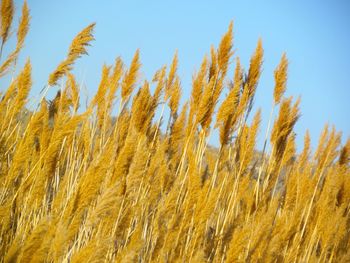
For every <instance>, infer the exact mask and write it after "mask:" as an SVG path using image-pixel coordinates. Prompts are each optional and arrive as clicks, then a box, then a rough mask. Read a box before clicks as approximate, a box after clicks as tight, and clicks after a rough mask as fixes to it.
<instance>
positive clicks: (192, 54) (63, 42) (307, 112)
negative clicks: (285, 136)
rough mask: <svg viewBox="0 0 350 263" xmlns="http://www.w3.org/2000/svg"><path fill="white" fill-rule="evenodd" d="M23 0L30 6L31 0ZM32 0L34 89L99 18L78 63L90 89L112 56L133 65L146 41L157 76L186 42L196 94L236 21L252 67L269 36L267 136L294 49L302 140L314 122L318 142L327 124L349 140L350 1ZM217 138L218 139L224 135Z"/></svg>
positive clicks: (293, 89) (264, 85)
mask: <svg viewBox="0 0 350 263" xmlns="http://www.w3.org/2000/svg"><path fill="white" fill-rule="evenodd" d="M15 4H16V6H17V10H18V11H20V8H21V5H22V0H20V1H18V0H17V1H15ZM28 4H29V7H30V9H31V16H32V20H31V28H30V32H29V35H28V38H27V41H26V46H25V49H24V51H23V53H22V54H21V60H20V61H19V62H20V64H23V62H24V59H25V58H26V57H30V58H31V62H32V64H33V78H34V87H33V91H32V95H33V96H34V95H37V94H38V93H39V91H40V90H41V88H42V87H43V86H44V85H45V84H46V81H47V78H48V75H49V74H50V72H52V71H53V70H54V68H55V67H56V66H57V64H58V63H59V62H60V61H61V60H62V59H63V58H64V57H65V55H66V53H67V49H68V47H69V44H70V41H71V40H72V39H73V37H74V36H75V35H76V34H77V33H78V32H79V31H80V30H81V29H82V28H84V27H85V26H86V25H88V24H89V23H91V22H96V23H97V25H96V28H95V38H96V41H94V42H93V44H92V47H90V48H89V56H85V57H83V58H82V59H80V60H79V61H78V63H76V65H75V69H76V70H75V73H76V74H77V78H78V80H79V81H84V83H85V85H86V86H87V90H88V93H89V94H90V97H91V96H92V94H93V93H94V92H95V91H96V89H97V85H98V82H99V78H100V75H101V67H102V65H103V63H108V64H112V63H113V62H114V59H115V58H116V57H117V56H121V57H122V58H123V60H124V62H126V63H127V64H129V63H130V60H131V58H132V56H133V54H134V52H135V50H136V49H137V48H140V51H141V60H142V64H143V67H142V77H143V78H148V79H149V78H151V76H152V75H153V73H154V72H155V71H156V70H157V69H158V68H160V67H161V66H162V65H164V64H169V63H170V62H171V60H172V57H173V54H174V52H175V50H176V49H177V50H178V54H179V74H180V77H181V78H182V84H183V95H184V97H187V98H188V97H189V94H190V89H191V86H190V83H191V77H192V74H193V72H194V70H195V69H198V68H199V65H200V62H201V60H202V58H203V56H204V55H205V54H207V53H208V51H209V49H210V45H211V44H214V45H215V46H217V45H218V43H219V41H220V38H221V36H222V35H223V33H225V32H226V30H227V27H228V25H229V22H230V21H231V20H233V21H234V49H235V56H237V55H238V56H240V58H241V62H242V63H243V65H244V66H245V69H248V66H249V59H250V56H251V54H252V53H253V51H254V49H255V46H256V43H257V40H258V38H259V37H261V38H262V40H263V46H264V50H265V56H264V65H263V74H262V77H261V80H260V83H259V86H258V91H257V94H256V100H255V107H261V108H262V114H263V115H262V116H263V119H264V121H263V123H262V125H263V126H262V129H261V133H262V134H263V133H264V131H265V127H266V122H267V119H268V116H269V112H270V108H271V102H272V91H273V85H274V83H273V71H274V68H275V67H276V65H277V64H278V62H279V59H280V56H281V54H282V53H283V52H284V51H285V52H286V53H287V56H288V58H289V61H290V67H289V80H288V91H287V95H293V96H295V97H297V96H299V95H301V97H302V102H301V112H302V116H301V118H300V120H299V122H298V123H297V125H296V129H295V131H296V133H297V142H298V145H299V146H301V145H302V140H303V136H304V132H305V130H306V128H308V129H309V130H310V132H311V138H312V139H313V145H315V143H317V140H318V137H319V134H320V132H321V130H322V128H323V126H324V124H325V123H327V122H328V123H329V124H330V125H332V124H334V125H335V126H336V128H337V129H338V130H341V131H343V137H344V138H343V140H345V139H346V138H347V137H348V136H350V122H349V117H348V115H349V114H350V106H349V99H350V91H349V88H350V81H349V78H350V49H349V48H350V30H349V26H350V15H349V14H350V1H346V0H343V1H341V0H333V1H331V0H328V1H326V0H317V1H316V0H311V1H310V0H309V1H302V0H293V1H277V0H276V1H260V0H255V1H238V0H237V1H232V0H230V1H229V0H227V1H199V0H198V1H184V0H177V1H164V0H163V1H160V0H159V1H158V0H157V1H153V0H149V1H93V0H84V1H82V0H74V1H68V0H60V1H57V0H56V1H39V0H28ZM1 86H3V84H1ZM1 89H3V87H1ZM224 92H226V91H224ZM210 141H211V143H213V144H216V143H217V136H216V135H215V134H214V136H212V138H211V140H210Z"/></svg>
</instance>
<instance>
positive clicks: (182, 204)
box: [0, 0, 350, 262]
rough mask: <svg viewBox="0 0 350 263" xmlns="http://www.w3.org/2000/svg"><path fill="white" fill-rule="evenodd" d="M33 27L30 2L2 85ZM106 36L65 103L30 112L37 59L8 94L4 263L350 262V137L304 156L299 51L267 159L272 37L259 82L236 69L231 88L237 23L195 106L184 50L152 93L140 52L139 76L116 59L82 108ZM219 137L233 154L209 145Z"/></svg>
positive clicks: (202, 73)
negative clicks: (261, 99)
mask: <svg viewBox="0 0 350 263" xmlns="http://www.w3.org/2000/svg"><path fill="white" fill-rule="evenodd" d="M13 10H14V7H13V3H12V1H9V0H6V1H5V0H3V1H2V2H1V30H0V36H1V40H2V45H5V44H6V43H7V40H8V37H9V36H10V35H9V30H10V28H11V25H12V19H13ZM29 18H30V15H29V9H28V7H27V4H26V3H24V5H23V8H22V18H21V20H20V24H19V26H18V29H17V47H16V48H15V50H14V51H13V52H12V53H10V54H9V56H8V57H7V58H3V62H1V63H0V65H1V66H0V76H3V75H4V74H6V73H7V69H8V68H9V66H11V65H12V64H13V63H14V62H15V60H16V59H17V56H18V54H19V51H20V50H21V49H22V47H23V44H24V39H25V36H26V34H27V31H28V28H29ZM93 28H94V24H91V25H89V26H88V27H86V28H85V29H84V30H83V31H81V32H80V33H79V34H78V35H77V37H75V38H74V40H73V42H72V44H71V46H70V48H69V52H68V56H67V58H66V59H65V60H63V62H61V63H60V64H59V66H58V67H57V69H56V70H55V71H54V72H53V73H52V74H51V75H50V76H49V80H48V83H47V84H48V85H49V86H52V88H54V86H55V85H57V83H58V80H60V79H63V80H66V82H63V81H62V85H63V86H62V87H61V89H60V91H59V92H58V93H57V95H56V97H55V98H54V99H53V100H52V101H47V100H46V99H45V98H44V99H42V100H41V101H40V103H39V105H38V107H37V110H34V111H31V110H29V109H27V108H26V105H27V102H28V100H30V98H28V94H29V91H30V88H31V85H32V81H31V64H30V62H29V60H28V62H27V63H26V64H25V66H24V68H23V70H21V71H20V73H19V75H18V76H17V77H14V78H13V80H12V81H11V82H10V84H9V86H8V88H7V90H6V91H5V92H4V93H3V94H1V100H0V185H1V188H0V240H1V242H0V258H1V259H0V261H1V262H82V261H84V262H85V261H86V262H176V261H181V262H276V261H277V262H316V261H317V262H346V261H348V260H349V257H350V254H349V251H350V249H349V244H350V233H349V230H348V229H349V225H350V217H349V213H350V212H349V211H350V205H349V204H350V166H349V164H350V160H349V156H350V140H348V141H347V142H346V144H345V145H341V135H340V133H338V132H337V131H336V130H335V128H333V129H329V128H328V126H326V128H325V129H324V131H323V132H322V134H321V137H320V140H319V145H318V147H317V149H316V151H315V152H313V151H312V150H311V148H310V144H311V138H310V135H309V134H308V133H306V135H305V144H304V149H303V150H302V151H301V153H300V154H298V153H297V152H296V150H295V149H296V147H295V133H294V132H293V128H294V125H295V123H296V122H297V121H298V118H299V116H300V112H299V103H300V100H299V99H298V100H296V101H295V102H294V101H293V99H292V98H285V97H284V92H285V89H286V83H287V69H288V60H287V57H286V55H285V54H284V55H283V56H282V58H281V62H280V64H279V65H278V66H277V68H276V70H275V72H274V77H275V89H274V100H273V103H272V105H273V106H272V112H273V111H274V108H277V109H278V110H279V114H278V116H277V118H276V120H275V121H274V122H273V126H272V131H271V135H270V131H269V128H268V129H267V131H266V139H265V146H264V150H263V152H262V153H259V152H258V151H257V149H256V138H257V135H258V133H259V127H260V122H261V111H260V110H258V111H257V112H256V113H255V114H254V117H253V119H252V122H251V123H249V121H248V120H249V118H248V116H249V114H250V113H251V111H252V103H253V100H254V95H255V92H256V89H257V86H258V81H259V77H260V75H261V67H262V61H263V46H262V41H261V40H259V41H258V44H257V48H256V50H255V52H254V54H253V55H252V58H251V60H250V66H249V69H248V71H247V72H245V71H244V69H243V68H242V66H241V63H240V60H239V58H238V57H237V58H236V63H235V65H236V67H235V71H234V76H233V77H232V81H231V79H230V77H229V76H227V72H228V69H229V66H230V62H231V60H232V59H233V55H234V54H233V51H232V49H233V24H232V23H231V24H230V25H229V28H228V31H227V32H226V33H225V34H224V35H223V37H222V40H221V42H220V44H219V46H218V48H217V49H215V48H214V47H212V48H211V49H210V55H209V56H205V57H204V59H203V62H202V64H201V66H200V69H199V71H198V72H197V73H196V74H194V77H193V82H192V92H191V97H190V99H189V100H188V101H186V102H185V103H184V104H183V105H181V104H180V98H181V90H182V88H181V81H180V78H179V76H178V73H177V68H178V64H179V61H178V56H177V53H176V54H175V56H174V59H173V61H172V63H171V65H170V67H169V70H168V71H167V67H165V66H163V67H162V68H160V69H159V70H158V71H157V72H156V73H155V75H154V78H153V80H152V82H148V81H147V80H144V81H143V82H140V79H139V76H140V74H139V73H140V69H141V62H140V53H139V51H138V50H137V51H136V53H135V55H134V58H133V59H132V61H131V64H130V66H129V68H128V67H126V66H125V65H126V64H125V63H124V62H123V61H122V59H121V58H116V61H115V64H114V65H104V66H103V68H102V74H101V81H100V84H99V87H98V89H97V93H96V95H95V96H94V98H93V99H92V101H91V102H90V104H89V105H87V108H86V109H85V110H80V111H78V108H79V104H80V94H79V83H77V81H76V79H75V77H74V75H73V74H72V73H71V72H70V70H71V68H72V67H73V64H74V62H75V60H76V59H78V58H79V57H80V56H82V55H84V54H87V50H86V47H87V46H88V45H89V43H90V41H91V40H93V34H92V31H93ZM153 84H154V85H155V87H154V89H153V88H152V87H153V86H152V85H153ZM152 91H153V92H152ZM223 92H227V95H226V97H225V98H224V99H223V101H222V102H220V101H219V97H220V96H221V94H222V93H223ZM118 102H119V108H118V109H117V114H116V115H112V112H114V107H115V105H116V104H118ZM218 104H219V105H218ZM165 107H169V112H170V116H169V120H168V122H167V123H165V124H164V123H163V118H164V116H163V112H164V109H165ZM216 109H217V113H216V112H215V111H216ZM157 111H159V112H160V113H161V116H160V117H159V119H157V120H155V118H154V117H155V116H156V112H157ZM215 116H216V122H215V126H214V127H213V121H212V120H213V118H214V117H215ZM272 116H273V114H271V117H270V122H272V121H273V120H272ZM162 125H165V126H166V127H163V126H162ZM215 128H218V129H219V133H220V148H219V149H215V148H213V147H211V146H208V137H209V135H210V133H211V132H212V131H213V129H215ZM268 143H269V144H270V146H271V147H270V148H271V150H270V151H268V150H266V149H267V148H266V145H267V144H268Z"/></svg>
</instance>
